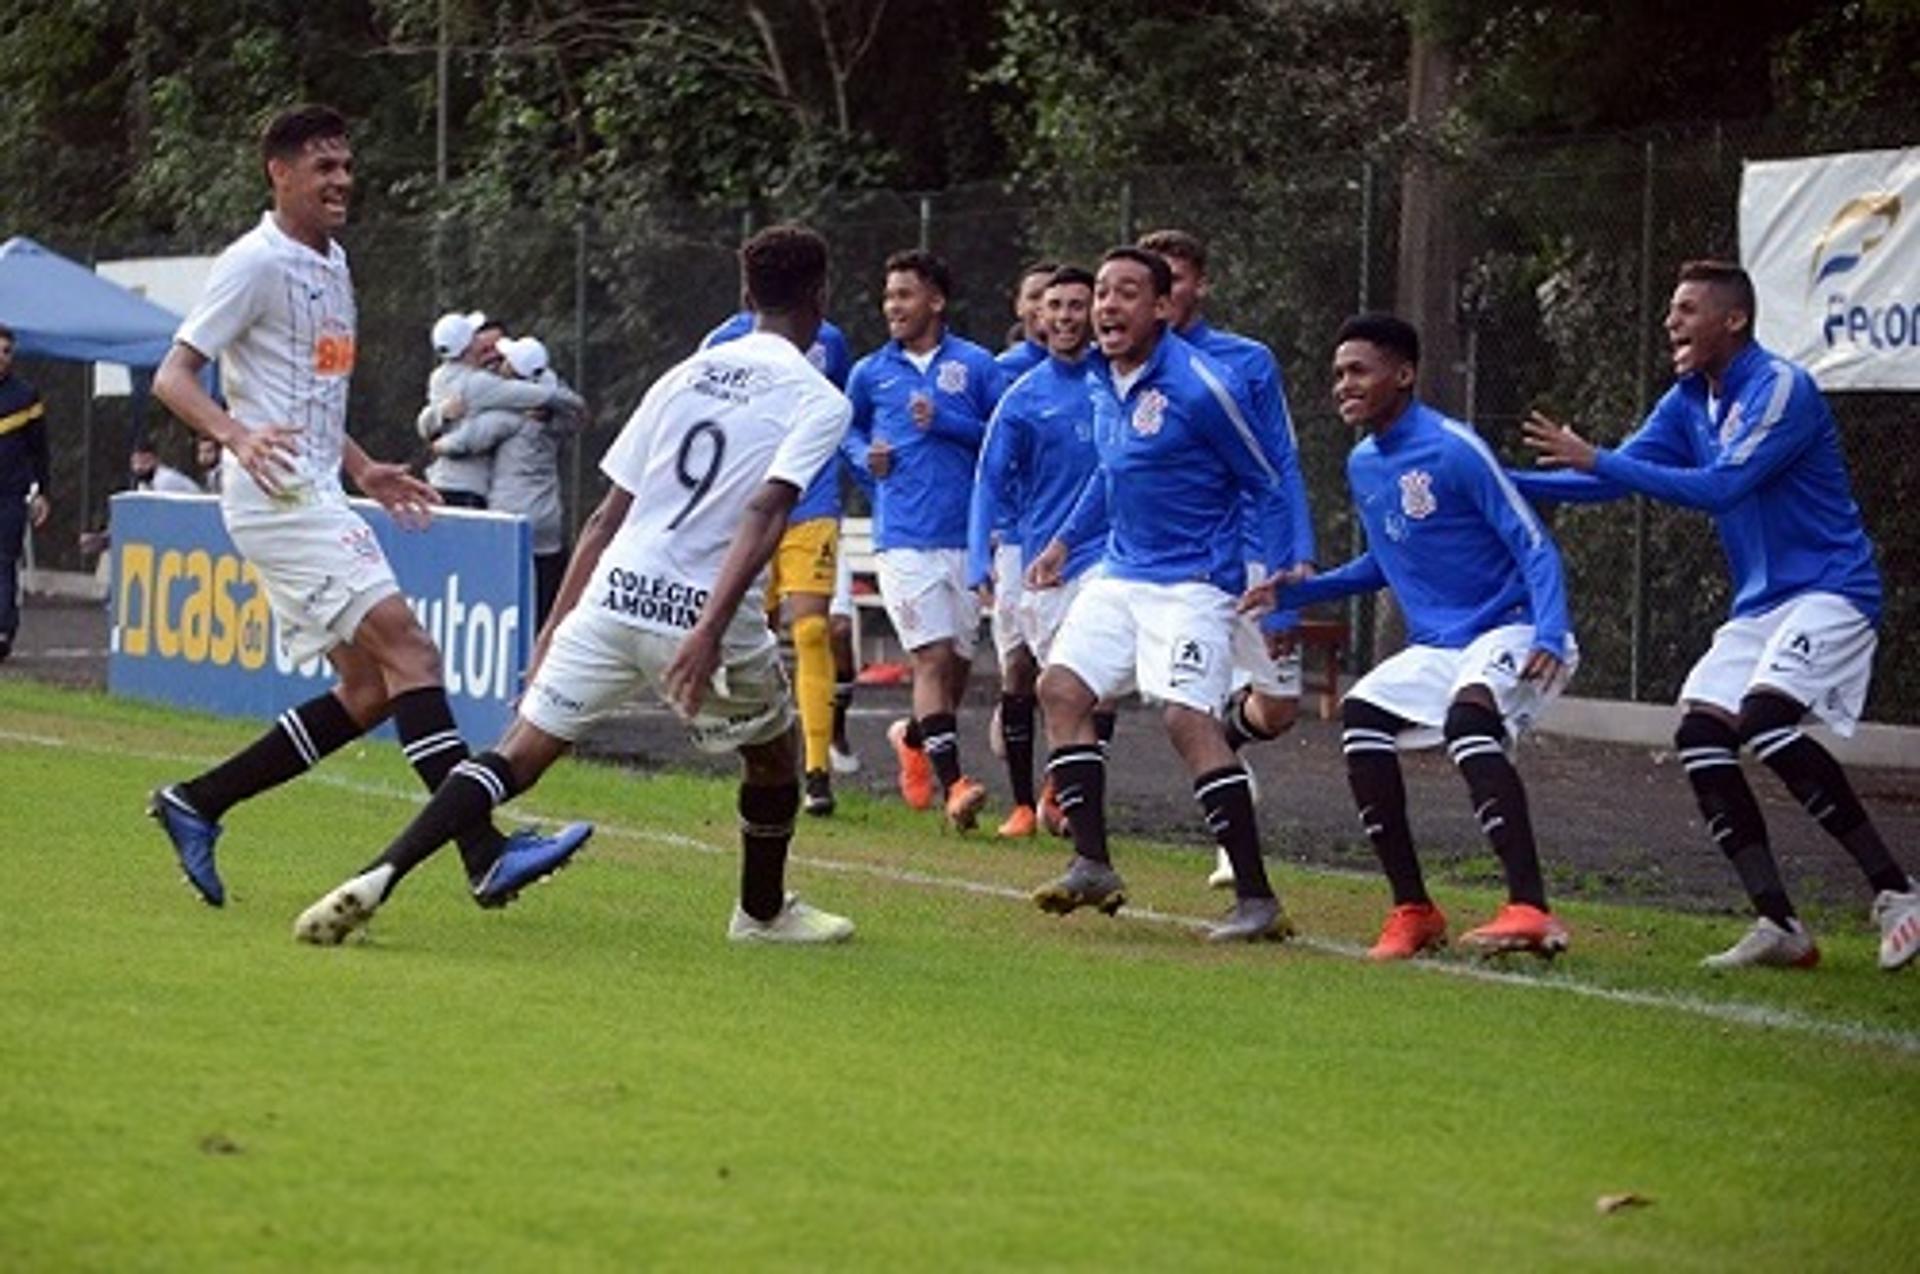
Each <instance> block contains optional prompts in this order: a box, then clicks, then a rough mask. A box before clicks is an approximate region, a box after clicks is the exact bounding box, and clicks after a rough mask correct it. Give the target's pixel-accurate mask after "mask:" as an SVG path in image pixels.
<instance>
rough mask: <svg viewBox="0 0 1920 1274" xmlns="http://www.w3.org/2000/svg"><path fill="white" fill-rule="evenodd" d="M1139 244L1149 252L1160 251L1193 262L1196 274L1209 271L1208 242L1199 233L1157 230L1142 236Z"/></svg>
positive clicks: (1162, 254)
mask: <svg viewBox="0 0 1920 1274" xmlns="http://www.w3.org/2000/svg"><path fill="white" fill-rule="evenodd" d="M1139 244H1140V246H1141V247H1143V248H1145V249H1146V250H1147V251H1149V252H1158V253H1159V254H1160V255H1161V256H1163V257H1178V258H1180V260H1182V261H1186V262H1189V263H1191V264H1192V266H1193V270H1194V273H1195V274H1205V273H1206V272H1207V243H1206V240H1204V239H1202V238H1201V237H1200V236H1199V235H1197V234H1194V233H1192V232H1191V231H1187V230H1174V229H1171V228H1169V229H1166V230H1155V231H1153V232H1152V233H1150V234H1143V235H1141V236H1140V239H1139Z"/></svg>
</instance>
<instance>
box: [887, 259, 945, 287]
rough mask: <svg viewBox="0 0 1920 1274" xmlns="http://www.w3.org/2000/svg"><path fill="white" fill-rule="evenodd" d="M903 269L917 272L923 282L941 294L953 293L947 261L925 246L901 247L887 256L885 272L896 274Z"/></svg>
mask: <svg viewBox="0 0 1920 1274" xmlns="http://www.w3.org/2000/svg"><path fill="white" fill-rule="evenodd" d="M902 271H905V272H906V273H909V274H917V275H919V276H920V279H921V281H922V282H923V283H926V284H928V285H930V286H931V287H932V288H933V289H934V291H936V292H938V293H939V294H940V295H941V296H948V297H950V296H952V295H953V271H952V270H949V269H948V268H947V263H946V262H945V261H943V260H941V259H940V258H939V257H938V256H936V255H934V254H933V253H931V252H929V251H927V250H926V249H925V248H902V249H901V250H900V251H898V252H896V253H894V254H893V255H892V256H890V257H888V258H887V273H888V274H898V273H901V272H902Z"/></svg>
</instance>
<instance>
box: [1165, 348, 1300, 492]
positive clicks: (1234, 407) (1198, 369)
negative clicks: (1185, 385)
mask: <svg viewBox="0 0 1920 1274" xmlns="http://www.w3.org/2000/svg"><path fill="white" fill-rule="evenodd" d="M1187 366H1189V367H1191V368H1193V374H1194V375H1196V376H1198V377H1199V378H1200V383H1201V384H1203V385H1205V386H1206V387H1207V390H1208V392H1209V393H1211V394H1212V395H1213V399H1214V401H1215V402H1217V403H1219V404H1220V409H1221V410H1222V411H1224V412H1226V413H1227V419H1228V420H1230V421H1232V422H1233V427H1234V430H1235V431H1236V432H1238V433H1239V435H1240V441H1241V442H1243V443H1245V444H1246V447H1247V451H1248V453H1249V454H1251V455H1252V456H1253V460H1254V463H1255V464H1257V465H1259V466H1260V472H1262V473H1264V474H1266V475H1267V481H1268V482H1278V481H1280V475H1279V474H1277V473H1275V472H1274V471H1273V466H1272V465H1270V464H1268V463H1267V453H1266V452H1265V451H1263V450H1261V448H1260V440H1259V439H1258V438H1256V437H1255V436H1254V433H1253V428H1252V426H1250V425H1248V424H1247V418H1246V417H1245V416H1243V415H1241V414H1240V404H1239V403H1237V402H1235V401H1234V398H1233V395H1232V394H1230V393H1228V392H1227V387H1226V386H1225V385H1222V384H1221V383H1220V378H1219V377H1218V376H1215V375H1214V374H1213V372H1212V371H1211V370H1210V369H1209V368H1208V367H1207V365H1206V364H1205V363H1202V362H1200V361H1198V360H1195V361H1193V362H1190V363H1188V364H1187Z"/></svg>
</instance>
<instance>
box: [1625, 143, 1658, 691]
mask: <svg viewBox="0 0 1920 1274" xmlns="http://www.w3.org/2000/svg"><path fill="white" fill-rule="evenodd" d="M1653 148H1654V143H1653V141H1652V140H1651V139H1649V140H1648V142H1647V146H1646V165H1645V169H1644V171H1643V173H1642V175H1641V180H1640V305H1639V315H1638V318H1637V322H1638V324H1639V326H1638V327H1636V328H1635V329H1634V330H1635V332H1637V333H1638V337H1639V339H1638V341H1637V348H1638V350H1639V353H1638V356H1637V357H1636V358H1635V359H1634V363H1635V365H1636V368H1635V385H1634V400H1635V403H1636V404H1637V407H1638V410H1639V413H1640V415H1642V416H1645V415H1646V412H1647V394H1648V391H1649V387H1650V386H1651V384H1652V381H1653V367H1652V359H1651V357H1650V353H1649V351H1650V348H1651V347H1650V344H1649V339H1648V332H1649V331H1651V330H1652V327H1653V162H1654V150H1653ZM1629 638H1630V641H1631V644H1632V647H1633V649H1632V651H1631V653H1630V655H1629V657H1628V660H1627V698H1628V699H1629V700H1632V701H1634V702H1636V703H1637V702H1639V700H1640V695H1641V690H1642V688H1643V686H1644V683H1645V679H1646V666H1647V498H1646V497H1645V496H1642V495H1636V496H1634V497H1633V620H1632V627H1631V631H1630V633H1629Z"/></svg>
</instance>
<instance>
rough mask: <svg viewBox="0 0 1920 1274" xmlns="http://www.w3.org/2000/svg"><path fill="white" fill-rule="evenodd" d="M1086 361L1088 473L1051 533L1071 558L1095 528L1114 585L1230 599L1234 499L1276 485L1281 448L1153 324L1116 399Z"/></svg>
mask: <svg viewBox="0 0 1920 1274" xmlns="http://www.w3.org/2000/svg"><path fill="white" fill-rule="evenodd" d="M1089 357H1090V358H1091V359H1092V360H1093V369H1092V373H1091V375H1090V377H1089V380H1090V381H1091V383H1092V386H1093V409H1094V442H1095V445H1096V446H1098V447H1099V450H1100V468H1099V469H1098V470H1097V471H1096V472H1095V473H1094V475H1093V477H1092V478H1091V479H1090V480H1089V481H1088V483H1087V487H1086V490H1085V491H1084V492H1083V493H1082V494H1081V498H1080V501H1079V503H1078V504H1077V505H1076V506H1075V508H1074V510H1073V512H1072V513H1071V514H1069V515H1068V517H1067V521H1066V522H1065V524H1063V525H1062V527H1061V529H1060V534H1059V536H1058V537H1057V538H1059V539H1061V540H1063V541H1065V542H1066V544H1067V546H1068V549H1069V551H1071V550H1073V549H1074V548H1076V547H1078V546H1079V545H1081V544H1082V543H1084V542H1085V541H1086V540H1087V539H1088V538H1090V537H1096V538H1097V537H1098V536H1100V535H1101V534H1102V533H1104V534H1105V537H1106V549H1105V554H1104V557H1103V561H1104V563H1105V567H1106V570H1107V573H1108V574H1110V575H1112V576H1115V577H1116V578H1119V579H1134V580H1146V581H1149V582H1153V583H1177V582H1181V581H1186V580H1204V581H1206V582H1208V583H1211V584H1213V585H1214V586H1215V587H1217V588H1221V589H1224V590H1226V591H1227V592H1230V593H1238V592H1240V591H1241V589H1243V588H1244V587H1245V586H1246V579H1247V563H1246V555H1245V554H1244V553H1243V552H1242V551H1241V542H1240V499H1241V496H1242V494H1243V493H1251V494H1253V495H1255V496H1257V497H1260V498H1265V496H1266V494H1267V492H1268V491H1269V490H1271V489H1272V488H1273V487H1274V486H1275V485H1276V484H1277V483H1278V482H1279V473H1278V469H1279V465H1280V450H1281V448H1282V447H1283V446H1284V445H1285V444H1284V443H1283V442H1282V441H1281V440H1280V439H1279V438H1277V437H1275V436H1273V435H1272V433H1271V430H1270V428H1268V427H1266V426H1267V425H1268V424H1269V422H1262V421H1259V420H1255V419H1252V418H1250V417H1249V416H1248V415H1247V414H1246V412H1245V411H1244V410H1242V408H1241V406H1240V400H1239V397H1238V395H1237V392H1236V391H1237V386H1236V385H1235V383H1234V381H1233V378H1232V375H1231V373H1229V372H1227V371H1226V370H1225V369H1224V368H1222V367H1221V366H1220V365H1219V364H1217V363H1215V362H1213V361H1212V360H1210V359H1208V358H1207V357H1206V355H1204V354H1202V353H1201V352H1200V351H1199V350H1197V349H1195V348H1194V347H1193V346H1191V345H1189V344H1187V343H1186V342H1185V341H1183V340H1181V339H1180V338H1179V337H1178V336H1176V335H1174V334H1173V333H1172V332H1171V331H1169V330H1168V329H1167V328H1166V327H1165V326H1162V328H1161V329H1160V337H1159V340H1158V341H1157V342H1155V344H1154V348H1153V353H1152V354H1151V355H1149V356H1148V358H1147V361H1146V362H1145V363H1144V364H1143V365H1142V366H1141V367H1140V368H1139V369H1137V371H1138V375H1137V377H1136V378H1135V379H1134V381H1133V382H1132V384H1131V385H1130V386H1129V387H1128V388H1127V390H1126V391H1125V393H1124V394H1122V393H1121V392H1120V391H1119V389H1118V387H1117V386H1116V384H1115V382H1114V376H1113V369H1112V367H1111V366H1110V365H1109V364H1108V362H1107V360H1106V359H1105V358H1103V357H1101V356H1100V355H1099V354H1097V353H1096V354H1093V355H1090V356H1089Z"/></svg>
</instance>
